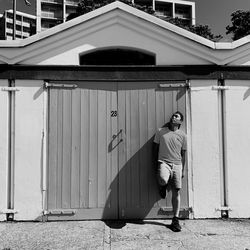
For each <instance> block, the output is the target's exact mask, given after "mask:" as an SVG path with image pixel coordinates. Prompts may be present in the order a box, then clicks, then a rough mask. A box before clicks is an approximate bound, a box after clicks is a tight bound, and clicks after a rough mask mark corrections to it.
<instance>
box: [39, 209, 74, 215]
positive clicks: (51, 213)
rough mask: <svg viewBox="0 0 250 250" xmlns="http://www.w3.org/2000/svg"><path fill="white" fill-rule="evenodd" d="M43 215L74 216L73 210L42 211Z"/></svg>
mask: <svg viewBox="0 0 250 250" xmlns="http://www.w3.org/2000/svg"><path fill="white" fill-rule="evenodd" d="M43 214H44V215H48V216H49V215H52V216H53V215H56V216H60V215H62V216H63V215H68V216H70V215H71V216H72V215H75V214H76V211H75V210H49V211H44V212H43Z"/></svg>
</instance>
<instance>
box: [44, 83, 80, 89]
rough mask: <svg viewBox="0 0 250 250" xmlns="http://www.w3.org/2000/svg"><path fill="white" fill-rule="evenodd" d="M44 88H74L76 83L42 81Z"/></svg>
mask: <svg viewBox="0 0 250 250" xmlns="http://www.w3.org/2000/svg"><path fill="white" fill-rule="evenodd" d="M44 87H45V88H49V87H50V88H68V89H75V88H77V87H78V86H77V84H64V83H49V82H45V83H44Z"/></svg>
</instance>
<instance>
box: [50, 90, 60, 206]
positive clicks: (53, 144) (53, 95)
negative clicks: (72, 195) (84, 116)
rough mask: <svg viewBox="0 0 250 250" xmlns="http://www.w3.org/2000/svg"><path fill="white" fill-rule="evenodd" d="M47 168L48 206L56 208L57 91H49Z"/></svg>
mask: <svg viewBox="0 0 250 250" xmlns="http://www.w3.org/2000/svg"><path fill="white" fill-rule="evenodd" d="M49 94H50V95H49V122H50V127H49V152H50V153H49V168H48V208H50V209H53V208H56V183H57V172H56V170H57V149H58V148H57V119H54V118H55V117H57V104H58V103H57V91H56V90H53V89H50V93H49Z"/></svg>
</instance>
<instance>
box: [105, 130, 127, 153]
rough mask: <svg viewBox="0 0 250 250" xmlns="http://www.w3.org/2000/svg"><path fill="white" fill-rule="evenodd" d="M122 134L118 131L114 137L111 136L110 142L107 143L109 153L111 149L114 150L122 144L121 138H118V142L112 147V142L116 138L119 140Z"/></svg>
mask: <svg viewBox="0 0 250 250" xmlns="http://www.w3.org/2000/svg"><path fill="white" fill-rule="evenodd" d="M122 132H123V130H122V129H120V130H119V132H118V133H117V134H116V135H113V136H112V140H111V142H110V143H109V146H108V148H109V152H111V151H112V150H113V149H115V148H116V147H117V146H118V145H119V144H120V143H121V142H123V138H120V140H119V141H118V142H117V143H116V144H115V145H113V143H114V140H115V139H116V138H118V139H119V135H121V136H122Z"/></svg>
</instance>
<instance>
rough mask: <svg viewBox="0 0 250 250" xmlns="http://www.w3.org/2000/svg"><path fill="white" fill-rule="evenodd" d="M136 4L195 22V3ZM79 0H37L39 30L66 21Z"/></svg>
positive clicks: (155, 0) (148, 0) (144, 0)
mask: <svg viewBox="0 0 250 250" xmlns="http://www.w3.org/2000/svg"><path fill="white" fill-rule="evenodd" d="M132 2H133V3H135V4H140V5H148V6H152V8H153V9H154V10H155V11H156V14H157V15H158V16H170V17H173V18H175V17H178V18H181V19H183V20H185V21H186V22H187V24H193V25H194V24H195V3H194V2H190V1H182V0H132ZM78 3H79V0H37V8H36V9H37V13H36V15H37V32H40V31H43V30H46V29H48V28H51V27H54V26H56V25H58V24H60V23H63V22H65V21H66V19H67V16H68V15H69V14H70V13H74V12H75V11H76V8H77V5H78Z"/></svg>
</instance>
